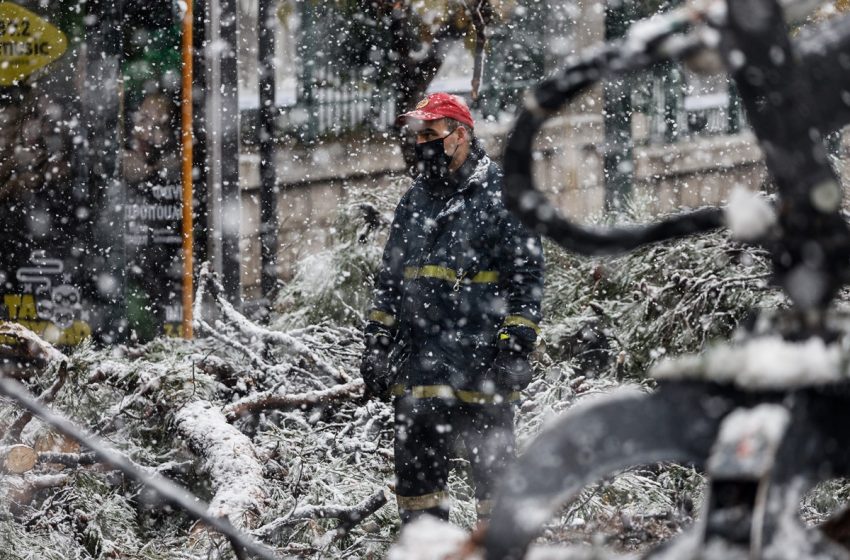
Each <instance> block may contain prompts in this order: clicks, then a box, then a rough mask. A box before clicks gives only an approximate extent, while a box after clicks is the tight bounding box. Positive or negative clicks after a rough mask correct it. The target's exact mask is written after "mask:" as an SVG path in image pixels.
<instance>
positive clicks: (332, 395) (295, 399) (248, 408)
mask: <svg viewBox="0 0 850 560" xmlns="http://www.w3.org/2000/svg"><path fill="white" fill-rule="evenodd" d="M362 395H363V380H362V379H355V380H354V381H352V382H351V383H345V384H343V385H336V386H334V387H331V388H329V389H323V390H320V391H310V392H308V393H297V394H294V395H287V394H280V393H277V392H274V391H263V392H262V393H256V394H254V395H251V396H250V397H245V398H244V399H240V400H238V401H236V402H235V403H233V404H230V405H228V406H226V407H224V410H223V412H224V416H225V417H226V418H227V419H228V420H229V421H231V422H233V421H234V420H236V419H238V418H239V417H240V416H243V415H245V414H250V413H252V412H257V411H259V410H266V409H269V408H274V409H277V410H282V409H292V408H306V407H312V406H316V405H320V404H330V403H334V402H339V401H348V400H352V399H355V398H357V397H360V396H362Z"/></svg>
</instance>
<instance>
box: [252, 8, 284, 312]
mask: <svg viewBox="0 0 850 560" xmlns="http://www.w3.org/2000/svg"><path fill="white" fill-rule="evenodd" d="M271 8H272V2H269V1H268V0H259V1H258V2H257V25H258V26H259V28H260V33H259V38H258V46H257V51H258V52H257V57H258V59H259V60H258V62H259V70H260V83H259V87H260V111H259V116H260V260H261V265H262V268H261V275H260V282H261V287H262V294H263V298H265V299H268V300H269V304H271V303H272V302H271V298H272V297H273V296H274V290H275V286H276V283H277V276H278V267H277V250H278V241H277V236H278V229H279V225H278V216H277V193H278V186H277V174H276V173H275V166H274V148H275V140H276V137H277V133H276V131H275V116H276V115H277V104H276V101H275V63H274V55H275V52H274V51H275V44H274V26H275V22H276V18H275V14H274V10H272V9H271Z"/></svg>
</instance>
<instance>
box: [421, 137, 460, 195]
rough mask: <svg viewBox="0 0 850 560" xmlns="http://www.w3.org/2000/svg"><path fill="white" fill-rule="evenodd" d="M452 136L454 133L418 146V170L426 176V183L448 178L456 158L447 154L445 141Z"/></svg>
mask: <svg viewBox="0 0 850 560" xmlns="http://www.w3.org/2000/svg"><path fill="white" fill-rule="evenodd" d="M452 134H454V131H452V132H451V133H449V134H446V135H445V136H443V137H442V138H437V139H436V140H431V141H429V142H422V143H421V144H416V169H417V170H418V171H419V173H421V174H422V175H424V176H425V180H426V181H428V182H432V181H445V180H446V179H447V178H448V176H449V166H450V165H451V163H452V160H453V159H454V156H453V155H452V156H450V155H448V154H447V153H446V146H445V144H444V143H443V141H444V140H445V139H446V138H448V137H449V136H451V135H452Z"/></svg>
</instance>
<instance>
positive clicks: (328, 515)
mask: <svg viewBox="0 0 850 560" xmlns="http://www.w3.org/2000/svg"><path fill="white" fill-rule="evenodd" d="M386 503H387V492H386V490H385V489H383V488H382V489H380V490H378V491H377V492H375V493H374V494H372V495H371V496H369V497H367V498H366V499H365V500H363V501H362V502H360V503H357V504H354V505H353V506H340V505H329V506H303V507H300V508H298V509H296V510H294V511H293V512H292V513H291V514H289V515H287V516H286V517H281V518H279V519H275V520H274V521H272V522H271V523H267V524H265V525H263V526H262V527H260V528H259V529H257V530H256V531H254V532H253V533H254V534H255V535H258V536H263V537H267V536H269V535H272V534H274V533H275V531H277V530H278V529H280V528H281V527H285V526H287V525H292V524H293V523H297V522H299V521H305V520H307V519H338V520H339V527H337V530H338V531H342V532H348V531H350V530H351V529H352V528H354V527H355V526H357V524H358V523H360V522H362V521H363V520H364V519H366V518H367V517H369V516H370V515H372V514H373V513H375V512H376V511H378V510H379V509H381V507H383V505H384V504H386Z"/></svg>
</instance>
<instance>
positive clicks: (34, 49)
mask: <svg viewBox="0 0 850 560" xmlns="http://www.w3.org/2000/svg"><path fill="white" fill-rule="evenodd" d="M67 48H68V39H67V37H65V34H64V33H62V31H60V30H59V29H57V28H56V27H54V26H53V25H51V24H50V23H49V22H47V21H46V20H44V19H42V18H41V17H39V16H38V15H36V14H34V13H32V12H31V11H29V10H27V9H25V8H22V7H21V6H18V5H17V4H12V3H11V2H0V86H12V85H15V84H16V83H17V82H20V81H21V80H23V79H24V78H26V77H27V76H29V75H30V74H32V73H33V72H35V71H36V70H38V69H39V68H44V67H45V66H47V65H48V64H50V63H51V62H53V61H54V60H56V59H57V58H59V57H60V56H62V53H64V52H65V49H67Z"/></svg>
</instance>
